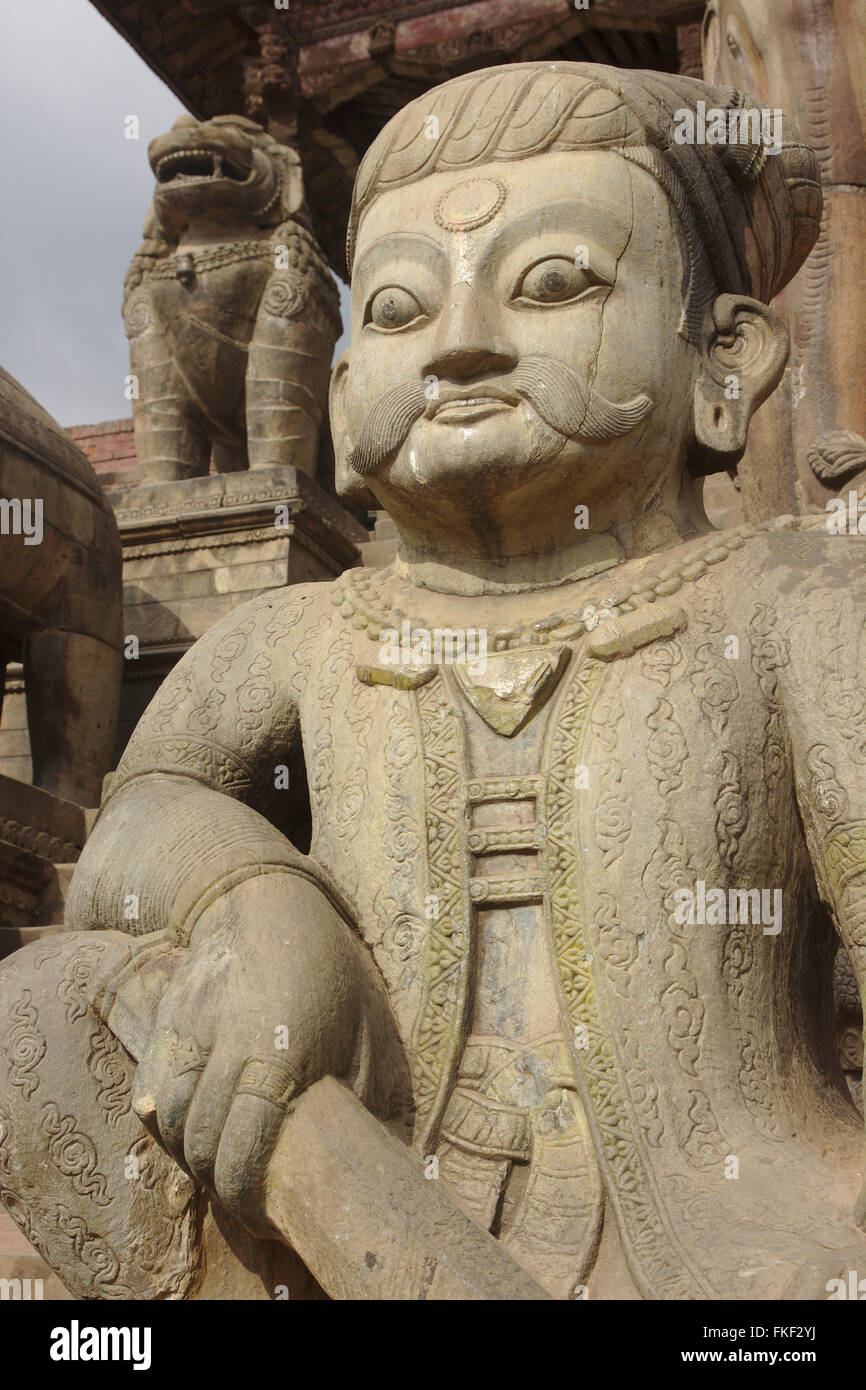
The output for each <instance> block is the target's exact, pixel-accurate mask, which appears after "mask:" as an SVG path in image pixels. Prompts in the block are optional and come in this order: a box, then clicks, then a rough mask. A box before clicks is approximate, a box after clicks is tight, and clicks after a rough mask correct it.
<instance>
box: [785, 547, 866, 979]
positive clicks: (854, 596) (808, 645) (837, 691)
mask: <svg viewBox="0 0 866 1390" xmlns="http://www.w3.org/2000/svg"><path fill="white" fill-rule="evenodd" d="M837 542H838V544H839V545H840V547H847V545H848V544H849V542H848V541H847V540H846V538H844V537H841V538H837ZM841 553H842V554H844V553H845V552H841ZM856 558H857V560H858V561H859V562H860V563H859V565H857V566H852V567H851V568H850V569H848V568H846V569H844V570H842V571H841V572H840V573H839V574H838V577H835V578H834V579H833V581H832V582H825V583H821V576H820V571H818V572H817V573H816V575H815V581H816V582H815V584H814V587H813V589H812V592H811V594H810V593H809V592H808V591H801V592H795V593H794V594H793V595H792V599H791V611H792V619H791V621H790V623H789V624H788V626H787V629H786V632H785V635H784V638H783V640H782V642H781V643H780V644H779V645H778V646H777V647H776V648H775V649H774V656H773V660H774V661H776V662H778V665H777V666H776V667H775V674H776V677H777V679H778V694H779V699H780V701H781V704H782V708H783V714H784V720H785V726H786V729H787V733H788V737H789V739H790V745H791V757H792V762H793V769H794V778H795V786H796V793H797V801H798V804H799V807H800V812H801V816H802V820H803V826H804V829H805V833H806V841H807V845H808V848H809V854H810V857H811V860H812V864H813V866H814V869H815V876H816V880H817V883H818V888H819V891H820V894H821V897H822V899H823V900H824V902H825V903H826V905H827V907H828V908H829V910H830V913H831V915H832V918H833V921H834V923H835V926H836V929H837V931H838V933H839V936H840V937H841V939H842V941H843V942H844V944H845V946H846V948H847V950H848V953H849V955H850V957H851V962H852V965H853V968H854V971H855V974H856V977H857V982H858V986H859V988H860V992H861V995H863V994H864V992H866V680H864V677H866V583H864V579H863V577H861V573H860V571H861V570H862V569H863V563H862V562H863V561H864V560H866V554H864V553H863V548H862V547H860V546H859V545H858V546H857V550H856Z"/></svg>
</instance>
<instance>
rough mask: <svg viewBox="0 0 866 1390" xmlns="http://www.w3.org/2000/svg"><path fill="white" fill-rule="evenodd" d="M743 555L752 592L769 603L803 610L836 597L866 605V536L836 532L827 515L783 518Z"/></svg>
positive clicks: (752, 540) (757, 537)
mask: <svg viewBox="0 0 866 1390" xmlns="http://www.w3.org/2000/svg"><path fill="white" fill-rule="evenodd" d="M723 534H724V533H723ZM741 553H742V557H743V564H744V566H745V572H746V574H747V575H749V577H750V579H751V583H750V584H749V585H748V587H749V588H751V589H753V591H754V593H755V596H756V597H764V598H766V600H767V601H768V602H769V601H777V602H778V603H779V604H780V605H781V606H782V607H789V606H790V604H791V602H796V603H797V605H798V606H802V605H803V604H804V602H808V598H809V596H810V595H813V596H815V597H817V596H818V595H819V594H822V593H827V592H833V591H837V592H839V593H840V594H844V595H846V596H848V597H850V598H854V599H856V600H859V601H861V602H866V535H860V534H858V533H857V532H856V531H854V532H853V533H852V532H850V531H847V530H845V531H837V530H833V529H832V528H831V527H830V526H828V518H827V517H826V516H824V515H823V514H819V515H816V516H807V517H797V518H793V517H782V518H779V519H778V520H777V521H775V522H773V523H769V524H768V525H766V526H764V527H762V528H761V529H759V530H758V531H756V533H755V534H754V535H753V536H752V537H750V538H749V539H747V541H746V543H745V545H744V546H743V548H742V552H741Z"/></svg>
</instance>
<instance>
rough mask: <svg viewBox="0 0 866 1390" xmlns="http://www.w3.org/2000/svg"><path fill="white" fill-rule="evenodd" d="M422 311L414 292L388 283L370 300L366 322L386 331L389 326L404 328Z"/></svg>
mask: <svg viewBox="0 0 866 1390" xmlns="http://www.w3.org/2000/svg"><path fill="white" fill-rule="evenodd" d="M423 312H424V311H423V309H422V308H421V305H420V304H419V303H418V301H417V299H416V298H415V296H414V294H410V293H409V291H408V290H404V289H401V287H400V286H399V285H389V287H388V288H387V289H385V290H379V292H378V293H377V294H375V295H374V296H373V298H372V299H371V300H370V303H369V305H368V306H367V317H366V323H368V324H370V325H371V326H372V327H373V328H381V329H383V330H385V331H386V332H387V330H388V329H390V328H405V327H406V325H407V324H409V323H413V322H414V320H415V319H417V318H418V317H419V316H420V315H421V314H423Z"/></svg>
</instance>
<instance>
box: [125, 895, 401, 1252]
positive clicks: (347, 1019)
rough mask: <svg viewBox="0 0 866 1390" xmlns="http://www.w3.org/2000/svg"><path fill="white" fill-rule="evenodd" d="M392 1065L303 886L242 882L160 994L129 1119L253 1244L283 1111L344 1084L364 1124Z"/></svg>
mask: <svg viewBox="0 0 866 1390" xmlns="http://www.w3.org/2000/svg"><path fill="white" fill-rule="evenodd" d="M404 1068H405V1062H404V1061H403V1058H402V1051H401V1049H400V1045H399V1043H398V1041H397V1036H396V1029H395V1026H394V1024H393V1021H392V1018H391V1014H390V1008H389V1005H388V1002H387V996H386V994H385V990H384V986H383V984H382V982H381V979H380V977H379V974H378V971H377V969H376V967H375V964H374V963H373V960H372V958H371V957H370V956H369V954H368V953H367V951H366V948H365V947H364V946H363V945H362V944H361V942H360V941H359V940H358V938H357V937H356V936H355V935H354V933H353V931H352V929H351V928H350V927H349V925H348V924H347V923H346V921H345V920H344V919H343V918H342V917H341V916H340V915H339V914H338V912H337V911H336V910H335V908H334V907H333V906H332V904H331V903H330V901H329V900H328V899H327V898H326V896H325V895H324V893H323V892H321V891H320V890H319V889H318V888H317V887H316V886H315V885H314V884H312V883H310V882H308V881H307V880H305V879H302V878H299V877H296V876H294V875H289V874H271V875H268V876H264V877H258V878H253V879H248V880H246V881H245V882H243V883H241V884H239V885H237V886H235V887H233V888H232V889H230V890H229V891H228V892H227V893H226V894H225V895H224V896H223V897H222V898H221V899H219V900H218V902H217V903H215V904H213V905H212V906H211V907H210V908H209V909H208V910H207V920H205V919H204V918H203V919H200V922H199V924H198V925H197V927H196V932H195V935H194V938H193V944H192V946H191V947H190V949H189V950H188V951H187V952H185V953H184V955H183V958H182V959H181V961H180V964H179V965H178V966H177V969H176V970H175V971H174V973H173V976H172V978H171V980H170V981H169V983H168V984H167V985H166V987H165V989H164V991H163V993H162V995H161V998H160V999H159V1003H158V1005H157V1007H156V1016H155V1020H154V1027H153V1030H152V1033H151V1035H150V1041H149V1043H148V1045H147V1047H146V1048H145V1050H144V1052H143V1054H142V1057H141V1060H140V1064H139V1069H138V1073H137V1077H136V1085H135V1098H134V1105H135V1109H136V1111H137V1113H138V1115H139V1117H140V1118H141V1120H142V1123H143V1124H144V1125H145V1126H146V1127H147V1129H148V1130H150V1132H151V1133H152V1134H153V1135H154V1136H155V1137H156V1138H157V1139H158V1140H159V1141H160V1143H161V1144H162V1145H163V1146H164V1148H166V1149H167V1150H168V1152H169V1153H170V1154H171V1155H172V1156H173V1157H174V1158H175V1160H176V1161H177V1162H178V1163H179V1164H180V1165H181V1166H182V1167H183V1168H185V1169H186V1170H187V1172H189V1173H190V1174H191V1175H192V1176H193V1177H194V1178H196V1179H197V1180H198V1181H199V1182H201V1183H202V1184H203V1185H204V1186H205V1187H206V1188H207V1189H208V1190H209V1191H210V1192H211V1193H213V1194H214V1195H215V1196H216V1197H217V1199H218V1201H219V1202H220V1203H221V1204H222V1205H223V1206H224V1207H226V1208H227V1209H228V1210H229V1211H231V1212H232V1213H233V1214H234V1215H236V1216H238V1217H239V1218H240V1219H241V1220H242V1221H244V1223H245V1224H246V1225H247V1226H248V1227H249V1228H250V1229H251V1230H253V1231H255V1232H256V1233H258V1234H260V1235H273V1231H271V1230H270V1228H269V1227H267V1226H266V1224H265V1222H264V1217H263V1215H262V1210H263V1194H264V1188H265V1182H266V1179H267V1169H268V1160H269V1158H270V1155H271V1153H272V1150H273V1147H274V1145H275V1143H276V1140H277V1137H278V1135H279V1132H280V1128H281V1126H282V1124H283V1121H284V1119H285V1118H286V1115H287V1113H288V1111H289V1110H290V1108H291V1105H292V1102H293V1100H294V1099H295V1098H296V1097H297V1096H298V1095H299V1094H300V1093H301V1092H302V1091H303V1090H304V1089H305V1088H306V1087H308V1086H310V1085H311V1084H312V1083H313V1082H315V1081H317V1080H318V1079H319V1078H320V1077H323V1076H326V1075H331V1076H335V1077H337V1078H339V1079H341V1080H344V1081H345V1082H346V1083H347V1084H348V1085H350V1086H351V1087H352V1089H353V1090H354V1091H355V1094H356V1095H357V1096H358V1097H359V1099H360V1100H362V1101H363V1103H364V1104H365V1105H366V1106H368V1108H369V1109H371V1110H372V1111H373V1112H374V1113H375V1114H377V1115H379V1116H380V1117H386V1116H387V1115H389V1114H390V1113H392V1112H393V1111H394V1110H395V1109H396V1108H397V1107H398V1105H399V1103H400V1100H401V1096H402V1084H403V1083H402V1078H403V1072H404Z"/></svg>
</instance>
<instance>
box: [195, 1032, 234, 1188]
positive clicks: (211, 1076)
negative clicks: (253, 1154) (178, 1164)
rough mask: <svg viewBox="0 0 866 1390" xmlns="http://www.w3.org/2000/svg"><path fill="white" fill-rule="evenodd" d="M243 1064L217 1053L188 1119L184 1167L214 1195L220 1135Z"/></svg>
mask: <svg viewBox="0 0 866 1390" xmlns="http://www.w3.org/2000/svg"><path fill="white" fill-rule="evenodd" d="M242 1070H243V1062H242V1061H239V1060H238V1059H237V1056H236V1055H235V1054H234V1053H232V1052H228V1051H224V1050H219V1049H215V1050H214V1053H213V1055H212V1056H211V1058H210V1060H209V1061H208V1062H207V1065H206V1066H205V1068H204V1071H203V1072H202V1073H201V1077H200V1080H199V1082H198V1085H197V1086H196V1088H195V1093H194V1095H193V1097H192V1101H191V1104H190V1107H189V1112H188V1114H187V1117H186V1131H185V1134H184V1167H185V1168H186V1169H187V1171H188V1172H189V1173H191V1174H192V1176H193V1177H194V1178H197V1179H198V1181H199V1182H200V1183H202V1184H203V1186H205V1187H206V1188H208V1190H209V1191H210V1192H215V1191H216V1183H215V1180H214V1168H215V1166H216V1156H217V1149H218V1147H219V1142H220V1135H221V1134H222V1131H223V1127H224V1125H225V1122H226V1118H227V1116H228V1113H229V1110H230V1109H231V1105H232V1100H233V1099H234V1093H235V1087H236V1085H237V1082H238V1080H239V1079H240V1074H241V1072H242Z"/></svg>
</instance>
